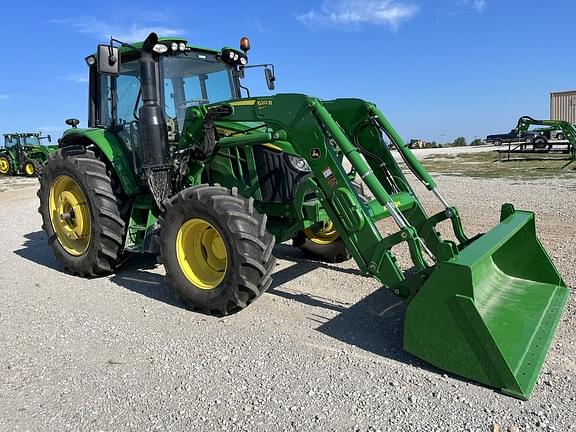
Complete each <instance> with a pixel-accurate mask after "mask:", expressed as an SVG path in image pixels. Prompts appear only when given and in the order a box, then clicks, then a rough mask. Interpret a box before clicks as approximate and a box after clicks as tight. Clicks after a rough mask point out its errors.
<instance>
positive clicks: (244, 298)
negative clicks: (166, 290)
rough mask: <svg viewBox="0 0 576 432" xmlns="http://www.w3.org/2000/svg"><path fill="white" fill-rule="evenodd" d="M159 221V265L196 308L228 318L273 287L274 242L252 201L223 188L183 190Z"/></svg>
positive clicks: (202, 186) (185, 298)
mask: <svg viewBox="0 0 576 432" xmlns="http://www.w3.org/2000/svg"><path fill="white" fill-rule="evenodd" d="M164 207H165V209H164V211H163V213H162V215H161V217H160V218H159V219H158V223H159V225H160V232H159V234H158V236H159V238H158V241H159V245H160V257H159V262H160V263H162V264H164V267H165V269H166V276H167V278H168V280H169V281H170V283H171V284H172V285H173V286H174V288H175V290H176V292H177V294H178V295H179V296H180V297H182V298H183V299H184V300H185V301H186V302H187V303H189V304H190V306H192V307H193V308H196V309H200V310H202V311H204V312H206V313H210V314H216V315H229V314H232V313H235V312H238V311H240V310H241V309H244V308H245V307H246V306H248V305H249V304H251V303H252V302H254V301H255V300H256V299H257V298H258V297H259V296H260V295H261V294H262V293H263V292H264V291H266V290H267V289H268V287H269V286H270V284H271V283H272V271H273V270H274V265H275V261H276V259H275V258H274V257H273V256H272V249H273V247H274V242H275V238H274V236H272V235H271V234H269V233H268V231H266V215H263V214H260V213H258V211H256V209H254V201H253V199H252V198H250V199H247V198H244V197H242V196H241V195H239V194H238V190H237V189H236V188H234V189H232V190H230V189H227V188H224V187H220V186H209V185H199V186H193V187H190V188H187V189H184V190H183V191H181V192H180V193H178V194H177V195H175V196H173V197H172V198H170V199H169V200H167V201H165V203H164Z"/></svg>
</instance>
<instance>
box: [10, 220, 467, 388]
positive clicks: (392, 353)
mask: <svg viewBox="0 0 576 432" xmlns="http://www.w3.org/2000/svg"><path fill="white" fill-rule="evenodd" d="M25 239H26V240H25V242H24V244H23V247H22V248H21V249H19V250H16V251H15V252H14V253H15V254H17V255H18V256H20V257H22V258H25V259H27V260H29V261H32V262H34V263H36V264H39V265H41V266H44V267H47V268H50V269H53V270H56V271H59V272H62V273H68V272H67V271H66V270H65V269H64V266H63V265H62V264H61V263H60V262H59V261H58V260H57V259H56V258H55V257H54V255H53V253H52V249H51V248H50V247H49V246H48V243H47V241H46V234H45V233H44V232H43V231H37V232H32V233H29V234H26V235H25ZM274 255H275V256H276V257H277V258H280V259H282V260H285V261H290V262H293V264H292V265H289V266H288V267H286V268H283V269H280V270H277V271H276V272H274V274H273V282H272V285H271V286H270V288H269V289H268V291H267V294H268V295H275V296H279V297H282V298H285V299H288V300H291V301H296V302H300V303H302V304H305V305H308V306H313V307H318V308H322V309H326V310H331V311H334V312H337V315H336V316H335V317H334V318H331V319H326V318H325V317H323V316H320V315H314V316H312V317H311V318H310V319H311V320H313V321H314V322H316V323H319V324H320V325H319V327H317V328H316V330H317V331H319V332H321V333H323V334H325V335H326V336H330V337H332V338H334V339H337V340H339V341H341V342H344V343H346V344H349V345H353V346H356V347H358V348H360V349H363V350H365V351H368V352H372V353H374V354H376V355H380V356H383V357H387V358H390V359H392V360H397V361H399V362H402V363H406V364H409V365H414V366H417V367H421V368H422V369H426V370H430V371H433V372H435V373H440V374H442V373H444V372H443V371H440V370H439V369H436V368H434V367H433V366H430V365H428V364H427V363H425V362H423V361H421V360H419V359H417V358H416V357H413V356H412V355H410V354H408V353H406V352H405V351H404V350H403V348H402V338H403V327H404V316H405V313H406V306H405V305H404V304H403V303H402V302H400V301H398V299H397V298H396V297H395V296H393V295H392V294H391V293H389V292H388V291H386V290H385V289H379V290H376V291H374V292H373V293H372V294H370V295H368V296H367V297H365V298H363V299H362V300H361V301H359V302H357V303H356V304H354V305H352V306H349V305H347V304H339V303H337V302H335V301H334V300H332V299H328V298H320V297H317V296H311V295H308V294H304V293H291V292H287V291H283V290H282V289H281V288H282V285H284V284H285V283H287V282H289V281H292V280H294V279H297V278H300V277H303V276H305V275H306V274H307V273H310V272H312V271H314V270H316V269H319V268H327V269H330V270H332V271H337V272H343V273H348V274H353V275H356V276H357V277H358V281H359V283H361V281H362V274H361V272H360V271H359V270H358V269H355V268H341V267H338V266H336V265H331V264H326V263H324V262H320V261H312V260H310V259H308V258H307V257H305V256H304V255H302V253H301V252H300V251H299V250H298V249H296V248H294V247H291V246H288V245H284V244H280V245H277V246H276V248H275V249H274ZM157 268H158V264H157V262H156V256H154V255H134V256H132V257H131V258H130V259H129V260H128V261H127V262H126V263H125V264H124V265H123V266H122V267H121V268H120V269H119V270H118V271H117V273H115V274H113V275H112V276H110V277H109V280H110V281H111V282H114V283H115V284H116V285H118V286H120V287H123V288H126V289H128V290H130V291H133V292H135V293H138V294H140V295H142V296H145V297H148V298H151V299H153V300H157V301H160V302H163V303H166V304H168V305H171V306H174V307H178V308H181V309H185V310H190V307H189V306H188V305H187V304H186V303H185V302H184V301H182V300H180V299H179V298H178V297H177V296H176V294H175V292H174V289H173V288H172V287H171V286H170V284H168V282H167V280H166V278H165V276H164V273H163V272H162V273H157V272H156V271H155V270H156V269H157ZM454 378H456V379H459V377H454Z"/></svg>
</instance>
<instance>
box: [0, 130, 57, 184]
mask: <svg viewBox="0 0 576 432" xmlns="http://www.w3.org/2000/svg"><path fill="white" fill-rule="evenodd" d="M44 140H46V141H48V142H51V141H52V139H51V137H50V135H47V136H42V134H41V133H13V134H4V147H3V148H0V175H25V176H28V177H40V176H41V175H42V164H43V163H44V162H45V161H46V159H48V155H49V154H50V153H51V152H54V151H56V150H57V149H58V146H52V145H44V143H43V141H44Z"/></svg>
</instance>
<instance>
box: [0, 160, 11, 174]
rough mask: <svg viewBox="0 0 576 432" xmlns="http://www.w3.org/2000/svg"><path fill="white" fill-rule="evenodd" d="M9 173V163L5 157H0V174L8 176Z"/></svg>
mask: <svg viewBox="0 0 576 432" xmlns="http://www.w3.org/2000/svg"><path fill="white" fill-rule="evenodd" d="M8 171H10V162H8V159H6V158H5V157H0V174H8Z"/></svg>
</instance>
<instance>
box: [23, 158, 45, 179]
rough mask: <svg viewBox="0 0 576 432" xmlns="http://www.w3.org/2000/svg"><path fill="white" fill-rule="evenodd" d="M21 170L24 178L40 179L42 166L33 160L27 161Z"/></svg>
mask: <svg viewBox="0 0 576 432" xmlns="http://www.w3.org/2000/svg"><path fill="white" fill-rule="evenodd" d="M23 168H24V169H23V171H24V175H25V176H26V177H42V165H41V164H40V162H38V161H37V160H35V159H27V160H26V162H24V167H23Z"/></svg>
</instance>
